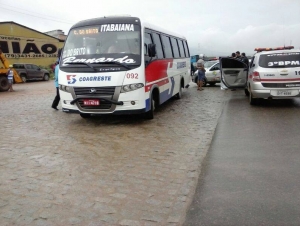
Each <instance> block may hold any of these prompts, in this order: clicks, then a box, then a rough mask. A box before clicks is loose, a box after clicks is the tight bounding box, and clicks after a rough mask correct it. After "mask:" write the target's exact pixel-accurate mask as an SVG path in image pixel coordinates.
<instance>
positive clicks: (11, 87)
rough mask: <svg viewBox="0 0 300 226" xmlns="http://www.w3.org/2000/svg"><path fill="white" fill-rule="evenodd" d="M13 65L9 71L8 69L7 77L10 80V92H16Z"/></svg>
mask: <svg viewBox="0 0 300 226" xmlns="http://www.w3.org/2000/svg"><path fill="white" fill-rule="evenodd" d="M12 67H13V66H12V65H9V69H8V71H7V73H6V75H7V79H8V84H9V88H8V90H9V91H10V92H13V91H15V90H14V89H13V86H12V85H13V83H14V71H13V70H12Z"/></svg>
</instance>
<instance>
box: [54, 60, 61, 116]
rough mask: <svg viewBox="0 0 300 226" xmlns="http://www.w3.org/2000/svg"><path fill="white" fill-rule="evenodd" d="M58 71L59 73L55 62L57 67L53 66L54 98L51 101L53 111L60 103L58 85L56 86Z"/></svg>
mask: <svg viewBox="0 0 300 226" xmlns="http://www.w3.org/2000/svg"><path fill="white" fill-rule="evenodd" d="M58 71H59V62H57V65H56V66H55V69H54V85H55V88H56V96H55V98H54V100H53V103H52V108H53V109H55V110H58V108H57V106H58V104H59V101H60V96H59V85H58Z"/></svg>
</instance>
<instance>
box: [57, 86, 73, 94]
mask: <svg viewBox="0 0 300 226" xmlns="http://www.w3.org/2000/svg"><path fill="white" fill-rule="evenodd" d="M59 89H60V90H61V91H65V92H68V93H69V92H70V86H64V85H59Z"/></svg>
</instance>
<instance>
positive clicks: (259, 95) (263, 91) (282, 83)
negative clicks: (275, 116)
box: [220, 46, 300, 105]
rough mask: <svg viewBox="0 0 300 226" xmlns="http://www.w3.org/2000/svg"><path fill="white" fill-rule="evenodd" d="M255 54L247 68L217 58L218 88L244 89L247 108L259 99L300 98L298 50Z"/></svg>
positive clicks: (268, 51) (237, 61)
mask: <svg viewBox="0 0 300 226" xmlns="http://www.w3.org/2000/svg"><path fill="white" fill-rule="evenodd" d="M255 50H256V51H257V53H256V54H254V56H253V57H252V59H251V63H250V65H249V68H248V67H247V66H246V65H245V64H244V63H243V62H241V61H239V60H238V59H234V58H221V60H220V64H221V68H222V70H221V88H222V89H238V88H242V89H245V94H246V95H247V96H249V102H250V104H251V105H254V104H257V103H258V102H259V100H260V99H292V98H295V97H300V50H293V47H292V46H288V47H278V48H275V49H270V48H257V49H255Z"/></svg>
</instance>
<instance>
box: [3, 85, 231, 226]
mask: <svg viewBox="0 0 300 226" xmlns="http://www.w3.org/2000/svg"><path fill="white" fill-rule="evenodd" d="M14 89H15V90H16V92H2V93H0V101H1V107H0V114H1V124H2V125H1V127H0V131H1V141H0V156H1V161H0V172H1V174H0V194H1V197H0V225H42V226H45V225H88V226H96V225H97V226H100V225H141V226H147V225H149V226H151V225H182V223H183V222H184V219H185V214H186V211H187V209H188V207H189V205H190V203H191V201H192V198H193V194H194V192H195V188H196V185H197V180H198V176H199V173H200V169H201V162H202V160H203V158H204V157H205V155H206V152H207V150H208V148H209V145H210V142H211V139H212V136H213V133H214V130H215V127H216V125H217V120H218V118H219V116H220V114H221V111H222V108H223V105H224V103H225V101H226V100H227V99H228V97H229V96H230V91H227V92H225V91H221V90H220V87H219V86H216V87H205V90H204V91H201V92H200V91H197V90H196V85H195V84H191V85H190V87H189V88H188V89H187V90H185V91H184V93H183V97H182V99H180V100H175V99H174V100H170V101H168V102H167V103H165V104H163V105H162V106H161V107H160V108H159V109H157V111H156V112H155V116H154V117H155V118H154V120H144V119H143V118H142V117H140V116H135V115H134V116H97V117H92V118H90V119H83V118H81V117H80V116H79V115H77V114H66V113H63V112H62V111H55V110H53V109H52V108H51V103H52V101H53V98H54V96H55V88H54V84H53V81H49V82H29V83H26V84H15V85H14ZM59 108H60V106H59Z"/></svg>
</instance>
